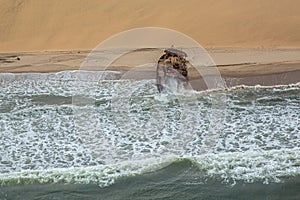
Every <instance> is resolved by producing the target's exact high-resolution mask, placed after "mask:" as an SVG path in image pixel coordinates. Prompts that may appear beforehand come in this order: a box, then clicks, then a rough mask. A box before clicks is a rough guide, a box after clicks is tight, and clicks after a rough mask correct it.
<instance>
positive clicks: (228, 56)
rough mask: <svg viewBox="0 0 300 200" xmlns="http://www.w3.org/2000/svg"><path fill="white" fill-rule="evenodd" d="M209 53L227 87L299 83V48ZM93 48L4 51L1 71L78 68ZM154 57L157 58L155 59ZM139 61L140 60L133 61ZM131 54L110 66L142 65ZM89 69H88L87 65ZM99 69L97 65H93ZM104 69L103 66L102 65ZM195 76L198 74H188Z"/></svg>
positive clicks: (148, 74)
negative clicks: (81, 49) (80, 49)
mask: <svg viewBox="0 0 300 200" xmlns="http://www.w3.org/2000/svg"><path fill="white" fill-rule="evenodd" d="M208 52H209V54H210V56H211V57H212V59H213V60H214V62H215V63H216V65H217V67H218V70H219V72H220V74H221V76H222V77H223V79H224V80H225V81H226V83H227V85H228V86H236V85H241V84H244V85H257V84H259V85H278V84H289V83H297V82H300V49H209V50H208ZM89 53H90V51H76V50H74V51H51V52H20V53H1V54H0V72H1V73H47V72H59V71H65V70H79V69H83V68H82V67H81V64H82V62H83V61H84V60H85V58H86V57H87V56H88V54H89ZM141 55H145V56H149V57H152V58H151V59H152V62H154V61H155V60H156V58H157V57H159V56H160V55H161V52H158V51H153V52H152V51H150V52H149V50H148V51H147V52H146V50H145V51H141V52H139V54H136V55H135V56H136V58H140V56H141ZM153 58H154V59H153ZM134 62H137V63H134ZM138 62H142V61H139V60H138V59H134V58H133V57H132V56H131V57H130V56H128V57H125V58H123V60H122V62H119V61H116V62H114V63H113V64H112V65H111V66H109V67H108V68H107V69H110V70H118V71H129V70H132V69H133V67H135V66H134V65H135V64H140V63H138ZM84 69H85V70H86V68H84ZM90 69H91V70H99V67H98V66H94V67H92V68H90ZM101 70H102V68H101ZM189 75H190V76H191V77H192V79H193V76H194V75H195V73H194V72H193V71H191V73H190V74H189ZM154 77H155V68H154V67H150V68H149V67H148V68H147V67H146V68H142V69H141V70H137V71H136V76H135V78H137V79H143V78H154Z"/></svg>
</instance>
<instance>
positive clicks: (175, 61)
mask: <svg viewBox="0 0 300 200" xmlns="http://www.w3.org/2000/svg"><path fill="white" fill-rule="evenodd" d="M186 57H187V54H186V53H185V52H183V51H180V50H178V49H174V48H170V49H166V50H165V51H164V55H162V56H161V57H160V58H159V60H158V62H157V68H156V85H157V89H158V91H159V92H162V91H163V90H164V89H165V86H166V85H167V84H170V83H169V82H168V79H170V78H173V79H176V80H178V81H180V82H182V83H183V84H187V82H188V70H187V66H188V64H189V62H188V61H187V60H186Z"/></svg>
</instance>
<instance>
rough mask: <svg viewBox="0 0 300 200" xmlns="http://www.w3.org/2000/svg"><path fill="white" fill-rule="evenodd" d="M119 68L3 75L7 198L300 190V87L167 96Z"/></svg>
mask: <svg viewBox="0 0 300 200" xmlns="http://www.w3.org/2000/svg"><path fill="white" fill-rule="evenodd" d="M103 76H105V77H106V78H105V79H106V80H103V79H102V78H100V79H101V80H100V79H99V77H103ZM118 76H119V73H118V72H79V71H66V72H59V73H47V74H39V73H36V74H1V75H0V85H1V87H0V185H1V187H0V199H299V198H300V190H299V188H300V179H299V175H300V85H299V83H298V84H291V85H281V86H268V87H263V86H252V87H246V86H240V87H235V88H229V89H226V90H215V91H202V92H195V91H188V92H186V93H176V94H158V92H157V89H156V86H155V80H116V79H118Z"/></svg>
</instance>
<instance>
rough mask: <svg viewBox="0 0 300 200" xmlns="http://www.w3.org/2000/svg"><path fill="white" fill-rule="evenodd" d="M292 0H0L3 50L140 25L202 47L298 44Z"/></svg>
mask: <svg viewBox="0 0 300 200" xmlns="http://www.w3.org/2000/svg"><path fill="white" fill-rule="evenodd" d="M299 7H300V1H294V0H285V1H281V0H264V1H260V0H252V1H248V0H240V1H236V0H218V1H217V0H188V1H183V0H173V1H167V0H159V1H158V0H152V1H147V0H128V1H119V0H89V1H80V0H64V1H61V0H51V1H36V0H10V1H7V0H0V52H20V51H43V50H71V49H80V50H84V49H85V50H88V49H93V48H94V47H95V46H96V45H97V44H99V43H100V42H101V41H103V40H104V39H106V38H108V37H109V36H111V35H113V34H116V33H119V32H121V31H124V30H128V29H131V28H137V27H146V26H153V27H165V28H170V29H174V30H177V31H180V32H182V33H185V34H187V35H189V36H190V37H192V38H194V39H195V40H197V41H198V42H199V43H200V44H201V45H203V46H204V47H210V48H214V47H242V48H249V47H254V48H274V47H300V37H299V35H300V28H299V27H300V13H299Z"/></svg>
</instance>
